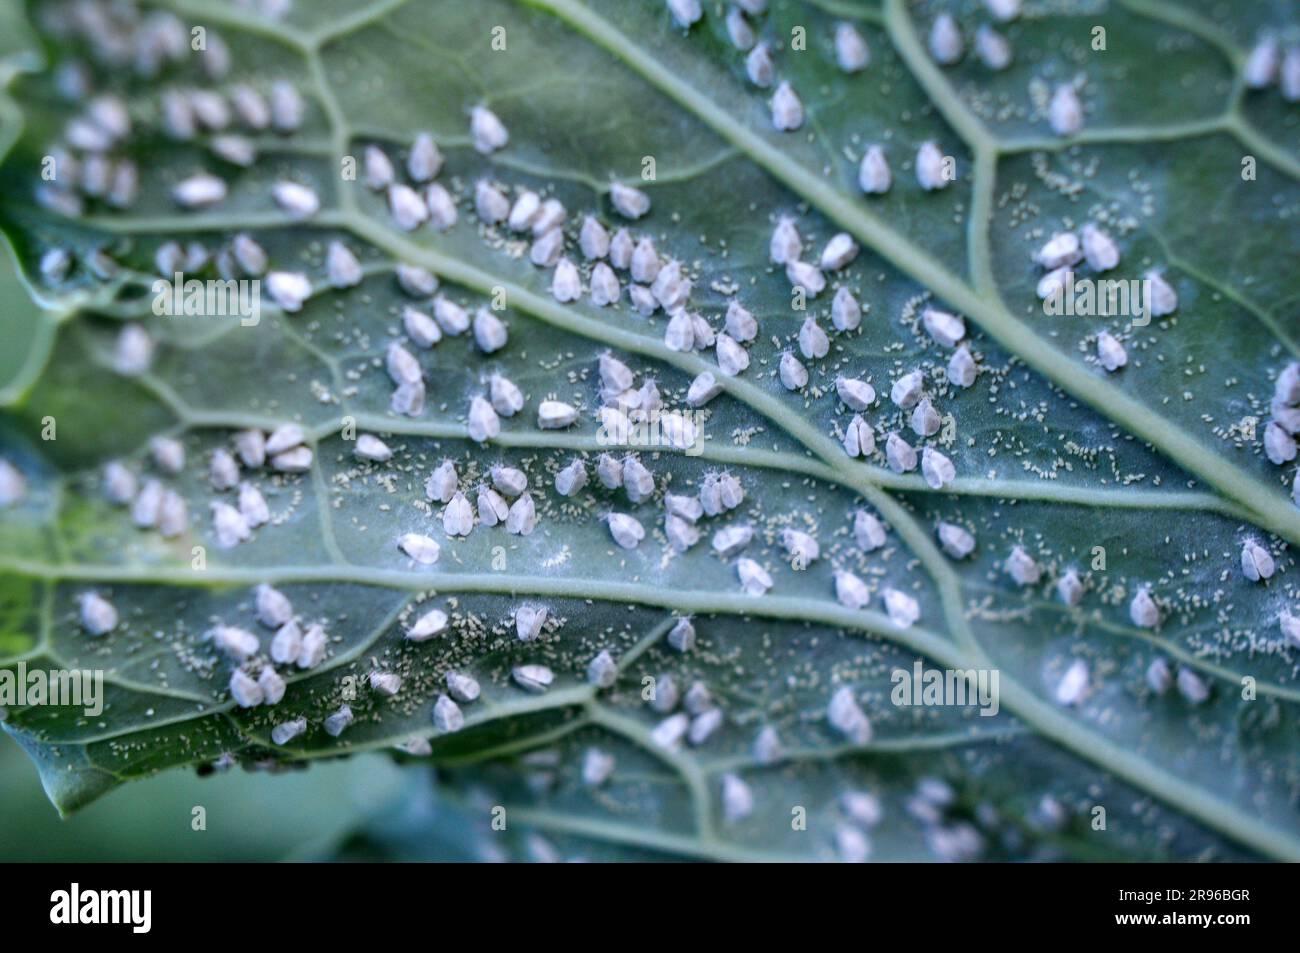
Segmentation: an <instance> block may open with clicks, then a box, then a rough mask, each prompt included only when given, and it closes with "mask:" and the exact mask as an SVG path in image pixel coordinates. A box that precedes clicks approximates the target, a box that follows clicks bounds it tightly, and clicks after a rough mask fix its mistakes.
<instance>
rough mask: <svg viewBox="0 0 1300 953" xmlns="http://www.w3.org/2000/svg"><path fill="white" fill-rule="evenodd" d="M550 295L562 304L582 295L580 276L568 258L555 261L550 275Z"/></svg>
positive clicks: (575, 299)
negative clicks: (553, 271)
mask: <svg viewBox="0 0 1300 953" xmlns="http://www.w3.org/2000/svg"><path fill="white" fill-rule="evenodd" d="M551 296H552V297H553V298H555V300H556V301H559V302H561V303H562V304H565V303H568V302H570V301H577V300H578V299H579V298H581V297H582V278H581V277H580V276H579V275H578V269H577V267H576V266H575V265H574V264H573V262H571V261H569V259H568V258H561V259H560V260H559V261H558V262H556V265H555V273H554V274H553V275H552V276H551Z"/></svg>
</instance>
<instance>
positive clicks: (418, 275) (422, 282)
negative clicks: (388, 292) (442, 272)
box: [397, 262, 438, 298]
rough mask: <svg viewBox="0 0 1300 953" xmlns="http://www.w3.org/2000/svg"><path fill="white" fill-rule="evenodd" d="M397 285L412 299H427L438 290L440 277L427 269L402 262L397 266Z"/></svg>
mask: <svg viewBox="0 0 1300 953" xmlns="http://www.w3.org/2000/svg"><path fill="white" fill-rule="evenodd" d="M397 285H398V287H400V288H401V289H402V292H403V294H407V295H410V296H411V297H412V298H427V297H429V295H431V294H433V293H434V292H435V291H437V290H438V276H437V275H435V274H434V273H433V272H431V271H429V269H427V268H421V267H420V266H419V265H408V264H406V263H405V262H402V263H401V264H399V265H398V266H397Z"/></svg>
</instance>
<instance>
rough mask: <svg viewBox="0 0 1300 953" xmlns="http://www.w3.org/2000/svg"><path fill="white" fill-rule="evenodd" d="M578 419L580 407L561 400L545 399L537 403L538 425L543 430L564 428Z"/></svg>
mask: <svg viewBox="0 0 1300 953" xmlns="http://www.w3.org/2000/svg"><path fill="white" fill-rule="evenodd" d="M577 421H578V409H577V408H576V407H574V406H573V405H572V404H566V403H564V402H563V401H559V400H544V401H542V402H541V403H540V404H538V405H537V426H538V427H539V428H540V429H542V430H563V429H564V428H565V427H571V426H573V425H574V424H575V423H577Z"/></svg>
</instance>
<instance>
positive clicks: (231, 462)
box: [208, 447, 239, 490]
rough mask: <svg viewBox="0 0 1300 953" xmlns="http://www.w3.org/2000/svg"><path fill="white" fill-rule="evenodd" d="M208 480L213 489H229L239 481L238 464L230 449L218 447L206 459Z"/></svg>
mask: <svg viewBox="0 0 1300 953" xmlns="http://www.w3.org/2000/svg"><path fill="white" fill-rule="evenodd" d="M208 482H209V483H211V484H212V488H213V489H214V490H231V489H234V487H235V485H236V484H238V483H239V464H238V463H236V462H235V458H234V457H233V456H232V455H231V454H230V451H228V450H226V449H224V448H222V447H218V448H217V449H215V450H213V451H212V457H211V458H210V459H209V461H208Z"/></svg>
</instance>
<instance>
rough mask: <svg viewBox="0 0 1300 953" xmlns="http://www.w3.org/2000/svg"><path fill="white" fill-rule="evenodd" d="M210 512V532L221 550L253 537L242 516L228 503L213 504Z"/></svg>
mask: <svg viewBox="0 0 1300 953" xmlns="http://www.w3.org/2000/svg"><path fill="white" fill-rule="evenodd" d="M211 512H212V532H213V535H215V536H216V538H217V545H218V546H219V547H221V548H222V549H232V548H233V547H235V546H238V545H239V544H240V543H242V542H244V541H245V540H247V539H248V538H249V537H250V536H252V535H253V534H252V530H250V529H249V527H248V520H246V519H244V514H242V513H240V512H239V510H237V509H235V508H234V507H233V506H231V505H230V504H229V503H220V502H215V503H213V504H211Z"/></svg>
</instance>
